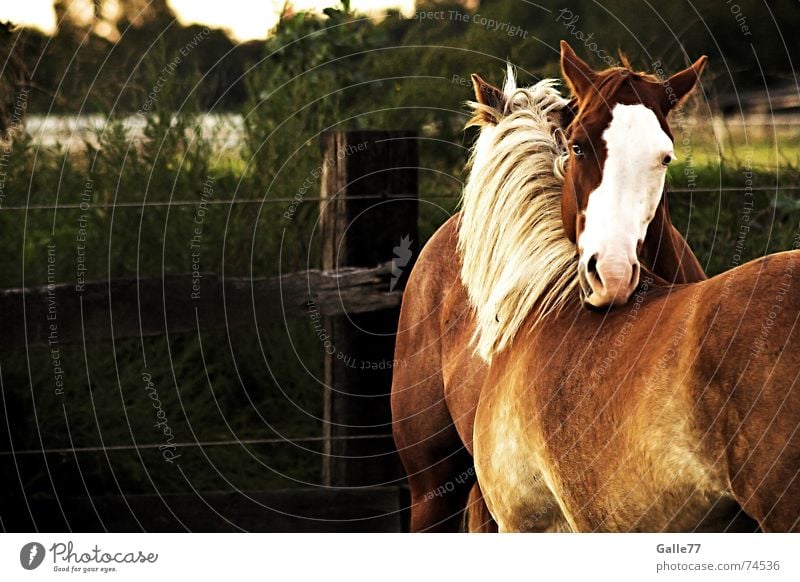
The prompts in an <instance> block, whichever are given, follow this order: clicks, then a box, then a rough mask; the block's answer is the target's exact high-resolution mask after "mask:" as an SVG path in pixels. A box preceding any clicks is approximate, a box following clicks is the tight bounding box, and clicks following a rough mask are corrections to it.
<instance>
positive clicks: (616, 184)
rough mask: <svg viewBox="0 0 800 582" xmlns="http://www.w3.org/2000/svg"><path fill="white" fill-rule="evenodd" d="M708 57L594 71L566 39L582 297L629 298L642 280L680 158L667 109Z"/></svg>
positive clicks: (571, 221) (568, 224)
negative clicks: (663, 73)
mask: <svg viewBox="0 0 800 582" xmlns="http://www.w3.org/2000/svg"><path fill="white" fill-rule="evenodd" d="M705 63H706V57H705V56H702V57H700V58H699V59H697V61H695V63H694V64H693V65H692V66H690V67H688V68H687V69H684V70H683V71H680V72H679V73H676V74H674V75H672V76H671V77H669V78H668V79H666V80H663V81H662V80H660V79H658V78H657V77H655V76H653V75H649V74H645V73H639V72H635V71H633V70H631V68H630V67H629V66H628V65H627V63H624V64H623V66H619V67H612V68H610V69H607V70H604V71H594V70H593V69H592V68H591V67H590V66H589V65H588V64H587V63H586V62H584V61H583V60H581V59H580V58H579V57H578V56H577V55H576V54H575V52H574V51H573V50H572V48H571V47H570V46H569V45H568V44H567V43H566V42H563V41H562V43H561V69H562V73H563V76H564V79H565V80H566V82H567V84H568V86H569V88H570V90H571V91H572V94H573V96H574V110H575V117H574V119H573V120H572V123H571V124H570V126H569V128H568V132H567V133H568V137H569V160H568V162H567V166H566V173H565V180H564V186H563V193H562V201H561V216H562V220H563V223H564V230H565V231H566V234H567V237H568V238H569V240H571V241H572V242H573V243H575V244H576V247H577V252H578V257H579V263H578V280H579V283H580V287H581V291H582V296H583V301H584V303H585V304H587V305H589V306H594V307H607V306H611V305H621V304H624V303H625V302H626V301H627V300H628V299H629V298H630V296H631V294H632V293H633V292H634V290H635V289H636V287H637V285H638V284H639V274H640V254H641V251H642V250H643V247H644V245H645V239H646V235H647V233H648V227H649V226H650V225H651V223H652V222H653V220H654V218H656V216H657V214H659V213H661V214H663V213H664V212H665V208H664V205H665V204H666V201H665V197H664V181H665V178H666V173H667V166H669V164H670V163H671V162H672V161H673V160H674V159H675V152H674V150H673V144H672V141H673V140H672V133H671V132H670V128H669V124H668V122H667V116H668V114H669V113H670V111H672V110H673V109H674V108H675V107H676V106H677V105H678V104H679V103H681V102H682V101H683V100H684V99H685V98H686V97H687V96H688V95H689V93H690V92H691V91H692V89H693V88H694V86H695V84H696V83H697V80H698V78H699V76H700V73H701V72H702V70H703V67H704V66H705Z"/></svg>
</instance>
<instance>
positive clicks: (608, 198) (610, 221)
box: [578, 104, 674, 275]
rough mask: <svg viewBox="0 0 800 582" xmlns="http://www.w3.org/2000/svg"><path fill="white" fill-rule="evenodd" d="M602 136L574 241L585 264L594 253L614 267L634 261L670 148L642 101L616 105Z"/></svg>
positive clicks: (660, 187) (661, 184)
mask: <svg viewBox="0 0 800 582" xmlns="http://www.w3.org/2000/svg"><path fill="white" fill-rule="evenodd" d="M603 140H604V141H605V142H606V149H607V155H606V160H605V164H604V166H603V177H602V179H601V182H600V185H599V186H598V187H597V189H596V190H594V191H593V192H592V193H591V194H590V195H589V201H588V203H587V206H586V222H585V225H584V229H583V232H582V233H581V236H580V240H579V241H578V246H579V248H580V249H581V261H582V262H583V263H584V264H586V262H588V260H589V258H590V257H592V256H594V255H597V257H598V263H601V262H603V263H605V264H606V265H608V268H609V269H611V270H612V271H613V270H614V269H615V267H616V266H618V265H622V264H623V262H627V264H628V265H630V264H631V263H635V262H636V261H637V259H636V247H637V244H638V242H639V241H640V240H644V236H645V233H646V232H647V226H648V225H649V224H650V221H651V220H652V219H653V215H654V214H655V211H656V207H657V206H658V202H659V200H660V199H661V194H662V192H663V189H664V179H665V177H666V166H665V165H664V163H663V161H664V157H665V156H667V155H669V156H671V157H674V153H673V151H672V141H671V140H670V138H669V136H668V135H667V134H666V133H665V132H664V130H663V129H662V128H661V124H660V123H659V122H658V118H657V117H656V114H655V113H654V112H653V110H652V109H650V108H648V107H646V106H644V105H641V104H640V105H622V104H617V105H616V106H614V108H613V109H612V111H611V123H610V124H609V125H608V128H607V129H606V130H605V132H603ZM601 275H602V273H601Z"/></svg>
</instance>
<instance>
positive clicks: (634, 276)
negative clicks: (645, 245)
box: [630, 263, 639, 287]
mask: <svg viewBox="0 0 800 582" xmlns="http://www.w3.org/2000/svg"><path fill="white" fill-rule="evenodd" d="M638 276H639V263H633V268H632V269H631V280H630V286H631V287H633V286H634V284H636V280H637V277H638Z"/></svg>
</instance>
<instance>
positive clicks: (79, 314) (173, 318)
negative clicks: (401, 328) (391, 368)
mask: <svg viewBox="0 0 800 582" xmlns="http://www.w3.org/2000/svg"><path fill="white" fill-rule="evenodd" d="M390 280H391V263H390V262H389V263H384V264H382V265H378V266H376V267H371V268H342V269H338V270H337V271H335V272H326V271H320V270H310V271H302V272H298V273H290V274H287V275H283V276H281V277H270V278H264V279H238V278H236V279H234V278H227V279H222V278H220V277H219V276H218V275H215V274H211V273H204V274H202V277H201V278H200V279H197V278H196V277H193V276H192V275H170V276H167V277H165V278H164V279H112V280H110V281H94V282H89V283H86V284H84V285H83V287H82V289H81V290H78V289H76V287H75V285H70V284H57V285H52V286H47V285H44V286H40V287H27V288H24V289H5V290H1V291H0V313H2V314H3V316H2V319H3V322H2V323H3V333H2V334H0V351H9V350H18V349H24V348H25V347H26V346H29V347H30V346H42V345H48V344H49V343H50V342H51V341H54V343H58V344H71V343H80V342H87V343H89V342H96V341H107V340H110V339H122V338H132V337H142V336H146V337H152V336H161V335H166V334H173V333H186V332H196V331H209V330H216V329H226V328H227V329H234V328H239V327H245V326H251V327H252V326H256V325H263V324H265V323H274V322H281V321H284V320H286V319H297V318H302V317H307V316H308V315H309V312H310V311H312V310H316V311H318V312H319V313H320V314H322V315H323V316H331V317H332V316H338V315H344V314H348V313H349V314H356V313H365V312H373V311H381V310H385V309H393V308H397V307H398V306H399V305H400V301H401V299H402V292H401V291H399V290H397V291H389V287H390Z"/></svg>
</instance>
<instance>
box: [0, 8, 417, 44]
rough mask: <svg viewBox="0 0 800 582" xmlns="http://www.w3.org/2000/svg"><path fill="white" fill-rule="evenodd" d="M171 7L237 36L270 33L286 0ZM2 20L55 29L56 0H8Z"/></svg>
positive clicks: (189, 19) (185, 19) (182, 17)
mask: <svg viewBox="0 0 800 582" xmlns="http://www.w3.org/2000/svg"><path fill="white" fill-rule="evenodd" d="M291 4H292V7H293V8H294V10H296V11H297V10H317V11H322V10H323V9H324V8H327V7H329V6H338V5H339V2H338V0H297V1H296V2H292V3H291ZM169 5H170V7H171V8H172V9H173V10H174V11H175V13H176V14H177V15H178V20H179V21H180V22H181V23H183V24H189V23H199V24H207V25H209V26H212V27H218V28H225V29H227V30H229V31H230V33H231V34H232V36H233V37H234V38H236V39H237V40H251V39H254V38H264V37H266V35H267V33H268V31H269V30H270V29H271V28H272V27H273V26H275V23H276V22H277V19H278V15H279V14H280V12H281V10H282V9H283V6H284V2H283V0H224V1H223V2H219V1H217V0H214V1H208V0H169ZM351 6H352V8H353V9H354V10H355V11H357V12H359V13H367V14H380V13H381V12H383V11H384V10H386V9H387V8H399V9H400V10H401V11H402V12H403V13H404V14H406V15H409V14H411V13H412V12H413V10H414V0H355V1H353V2H352V5H351ZM0 20H10V21H12V22H14V23H17V24H20V25H26V26H33V27H36V28H38V29H39V30H42V31H43V32H46V33H52V32H54V31H55V27H56V20H55V13H54V12H53V2H52V0H25V1H22V2H12V1H4V2H3V4H2V7H0Z"/></svg>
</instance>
